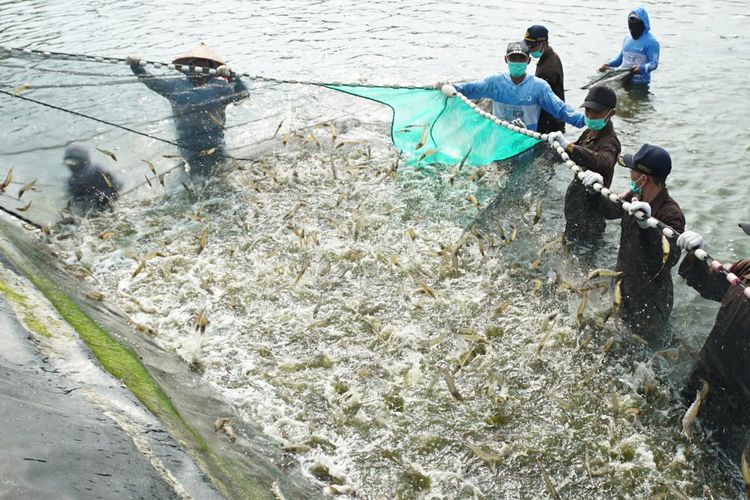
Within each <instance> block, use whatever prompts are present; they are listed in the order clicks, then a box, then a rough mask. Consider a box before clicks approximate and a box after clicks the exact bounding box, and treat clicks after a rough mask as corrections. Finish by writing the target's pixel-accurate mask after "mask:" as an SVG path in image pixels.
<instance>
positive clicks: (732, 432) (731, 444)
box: [679, 254, 750, 458]
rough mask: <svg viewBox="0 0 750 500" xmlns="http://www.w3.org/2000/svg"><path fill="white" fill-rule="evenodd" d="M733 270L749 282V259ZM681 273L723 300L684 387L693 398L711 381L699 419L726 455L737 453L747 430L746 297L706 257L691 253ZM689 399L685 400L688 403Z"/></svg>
mask: <svg viewBox="0 0 750 500" xmlns="http://www.w3.org/2000/svg"><path fill="white" fill-rule="evenodd" d="M731 270H732V272H733V273H734V274H736V275H737V276H739V277H740V278H741V279H742V280H743V281H745V283H748V282H750V260H741V261H739V262H737V263H735V264H734V265H733V266H732V268H731ZM679 274H680V276H682V277H683V278H685V280H686V281H687V284H688V285H690V286H691V287H693V288H695V289H696V290H697V291H698V292H699V293H700V294H701V296H702V297H705V298H707V299H710V300H715V301H718V302H721V308H720V309H719V314H718V315H717V316H716V323H715V324H714V327H713V329H712V330H711V333H710V334H709V335H708V338H707V339H706V342H705V343H704V344H703V348H702V349H701V351H700V354H699V356H698V361H697V362H696V364H695V366H694V367H693V372H692V375H691V377H690V382H689V384H688V385H687V387H686V390H685V391H684V396H685V399H686V401H689V403H690V402H692V401H693V399H694V398H695V392H696V390H697V389H699V388H700V387H701V386H702V381H703V380H706V381H707V382H708V383H709V393H708V398H707V400H706V401H705V403H704V404H703V405H702V406H701V410H700V414H699V415H700V418H701V420H702V421H704V422H706V423H707V424H708V425H709V426H710V427H711V428H712V430H714V431H715V434H714V436H715V437H716V438H717V440H718V441H719V442H720V443H721V444H722V446H723V447H724V448H725V450H726V451H727V452H728V453H730V456H732V457H734V458H736V457H738V456H739V453H740V452H741V450H742V448H743V447H744V445H745V443H746V438H743V437H742V436H743V435H747V434H748V429H750V417H749V416H748V413H747V408H748V406H750V299H748V298H747V297H746V296H745V295H744V293H743V290H742V289H741V288H740V287H738V286H732V285H730V284H729V282H728V281H727V280H726V278H725V277H724V275H723V274H721V273H716V272H713V271H711V270H710V268H709V267H708V264H706V262H704V261H701V260H699V259H698V258H696V257H695V255H693V254H688V255H687V256H686V257H685V259H684V260H683V261H682V264H681V265H680V270H679ZM689 403H688V404H689Z"/></svg>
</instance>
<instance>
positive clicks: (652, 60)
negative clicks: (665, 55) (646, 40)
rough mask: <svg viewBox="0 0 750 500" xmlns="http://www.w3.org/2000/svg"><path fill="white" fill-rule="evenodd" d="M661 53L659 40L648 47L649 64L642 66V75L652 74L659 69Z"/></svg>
mask: <svg viewBox="0 0 750 500" xmlns="http://www.w3.org/2000/svg"><path fill="white" fill-rule="evenodd" d="M659 51H660V46H659V42H658V41H657V40H654V41H653V42H652V43H650V44H648V46H647V47H646V58H647V60H648V62H646V63H644V64H641V67H640V72H641V73H643V74H644V75H645V74H648V73H651V72H652V71H654V70H655V69H656V68H658V67H659Z"/></svg>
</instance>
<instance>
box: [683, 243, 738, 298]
mask: <svg viewBox="0 0 750 500" xmlns="http://www.w3.org/2000/svg"><path fill="white" fill-rule="evenodd" d="M746 262H747V261H746ZM678 273H679V275H680V276H682V277H683V278H684V279H685V281H686V282H687V284H688V286H690V287H692V288H694V289H695V290H696V291H697V292H698V293H699V294H701V297H703V298H705V299H709V300H715V301H717V302H721V299H722V298H723V297H724V294H725V293H726V291H727V289H728V288H729V286H730V285H729V282H728V281H727V280H726V278H725V277H724V275H723V274H721V273H716V272H713V271H711V268H709V267H708V263H706V262H705V261H703V260H700V259H699V258H698V257H696V256H695V255H694V254H692V253H688V254H687V255H686V256H685V258H684V259H683V260H682V264H680V269H679V271H678Z"/></svg>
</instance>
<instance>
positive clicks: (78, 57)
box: [0, 45, 434, 90]
mask: <svg viewBox="0 0 750 500" xmlns="http://www.w3.org/2000/svg"><path fill="white" fill-rule="evenodd" d="M3 54H10V55H11V56H15V57H30V56H37V57H42V58H45V59H61V60H65V61H80V62H89V63H106V64H128V62H127V59H125V58H121V57H103V56H93V55H86V54H69V53H66V52H51V51H47V50H36V49H29V48H23V49H22V48H17V47H8V46H4V45H0V56H2V55H3ZM139 64H140V65H141V66H152V67H154V68H167V69H173V70H177V71H180V72H182V73H205V74H208V75H215V74H216V69H214V68H204V67H203V66H193V65H190V64H175V63H164V62H158V61H147V60H144V59H141V60H140V61H139ZM231 73H232V76H240V77H245V78H249V79H250V80H259V81H264V82H273V83H287V84H292V85H316V86H318V87H383V88H389V89H421V90H424V89H428V88H429V89H433V88H434V87H425V86H419V85H396V84H385V85H379V84H377V85H376V84H370V83H346V82H314V81H308V80H294V79H283V78H272V77H269V76H263V75H252V74H250V73H239V72H235V71H232V72H231Z"/></svg>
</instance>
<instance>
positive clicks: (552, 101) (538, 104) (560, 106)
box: [454, 73, 584, 130]
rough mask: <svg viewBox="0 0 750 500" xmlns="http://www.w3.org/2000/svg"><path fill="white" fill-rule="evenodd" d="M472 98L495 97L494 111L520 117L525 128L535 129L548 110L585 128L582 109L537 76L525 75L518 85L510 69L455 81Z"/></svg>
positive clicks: (502, 116)
mask: <svg viewBox="0 0 750 500" xmlns="http://www.w3.org/2000/svg"><path fill="white" fill-rule="evenodd" d="M454 87H455V88H456V90H457V91H459V92H461V93H462V94H463V95H465V96H466V97H468V98H469V99H483V98H490V99H492V101H493V103H492V113H493V114H494V115H495V116H497V117H498V118H500V119H503V120H507V121H513V120H515V119H516V118H520V119H522V120H523V122H524V123H525V124H526V128H528V129H530V130H536V126H537V122H539V115H540V113H541V111H542V110H544V111H546V112H547V113H549V114H550V115H552V116H553V117H555V118H556V119H557V120H560V121H564V122H565V123H569V124H571V125H573V126H574V127H578V128H583V126H584V121H583V113H581V112H576V111H575V110H574V109H573V108H571V107H570V106H568V105H567V104H565V102H564V101H562V100H561V99H560V98H559V97H557V96H556V95H555V93H554V92H552V88H550V86H549V84H548V83H547V82H545V81H544V80H542V79H541V78H537V77H536V76H532V75H526V76H525V77H524V79H523V81H521V83H519V84H518V85H516V84H515V83H513V80H511V78H510V75H509V74H508V73H501V74H498V75H491V76H488V77H487V78H485V79H484V80H479V81H476V82H469V83H459V84H456V85H454Z"/></svg>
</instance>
